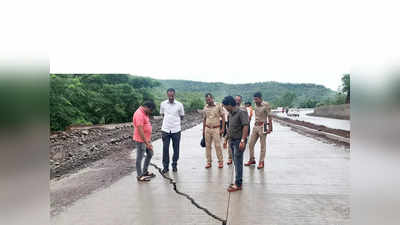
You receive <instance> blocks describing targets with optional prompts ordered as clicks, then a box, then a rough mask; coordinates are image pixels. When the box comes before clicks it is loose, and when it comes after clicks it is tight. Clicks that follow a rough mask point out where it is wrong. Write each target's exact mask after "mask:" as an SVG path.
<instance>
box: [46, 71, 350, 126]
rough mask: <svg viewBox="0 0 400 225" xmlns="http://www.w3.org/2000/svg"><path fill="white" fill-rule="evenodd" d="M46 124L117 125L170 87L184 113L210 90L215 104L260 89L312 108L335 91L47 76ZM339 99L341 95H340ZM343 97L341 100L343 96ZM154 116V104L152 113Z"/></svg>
mask: <svg viewBox="0 0 400 225" xmlns="http://www.w3.org/2000/svg"><path fill="white" fill-rule="evenodd" d="M49 81H50V92H49V108H50V128H51V130H52V131H55V130H63V129H65V128H66V127H67V126H70V125H78V124H109V123H123V122H129V121H131V120H132V113H133V112H135V110H136V109H137V108H138V107H139V105H140V104H142V102H143V101H145V100H154V102H155V103H156V105H157V106H159V105H160V102H161V101H163V100H165V99H166V90H167V89H168V88H170V87H172V88H174V89H175V90H176V98H177V100H179V101H181V102H182V103H183V105H184V107H185V111H186V112H191V111H195V110H197V109H202V108H203V107H204V104H205V101H204V94H205V93H207V92H210V93H212V94H213V95H214V96H215V98H216V101H218V102H221V100H222V98H223V97H225V96H227V95H242V96H243V98H244V101H252V96H253V94H254V93H255V92H257V91H260V92H261V93H262V94H263V96H264V99H265V100H266V101H269V102H270V103H271V104H272V107H277V106H290V107H291V106H301V107H309V108H311V107H314V106H315V105H316V104H317V103H323V101H324V100H325V99H328V98H330V97H334V96H335V95H336V93H335V92H334V91H332V90H330V89H327V88H325V87H324V86H321V85H315V84H290V83H278V82H262V83H251V84H225V83H206V82H196V81H186V80H156V79H152V78H149V77H141V76H133V75H129V74H50V76H49ZM342 97H345V96H342ZM343 100H344V98H343ZM153 113H154V115H158V114H159V108H158V107H157V108H156V110H155V111H154V112H153Z"/></svg>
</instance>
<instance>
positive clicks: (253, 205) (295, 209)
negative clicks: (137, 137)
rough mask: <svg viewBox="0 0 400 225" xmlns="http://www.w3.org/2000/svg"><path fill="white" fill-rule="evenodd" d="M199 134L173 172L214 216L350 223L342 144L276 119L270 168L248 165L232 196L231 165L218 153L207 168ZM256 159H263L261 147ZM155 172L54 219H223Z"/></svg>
mask: <svg viewBox="0 0 400 225" xmlns="http://www.w3.org/2000/svg"><path fill="white" fill-rule="evenodd" d="M200 136H201V125H199V126H196V127H194V128H191V129H189V130H186V131H184V132H183V133H182V139H181V155H180V160H179V165H178V169H179V171H178V172H177V173H173V172H171V171H170V172H169V176H170V177H171V178H173V179H174V180H175V181H176V183H177V187H178V189H179V191H181V192H184V193H187V194H188V195H190V196H191V197H192V198H193V199H194V200H195V201H196V202H197V203H198V204H199V205H201V206H202V207H205V208H207V209H208V210H209V211H210V212H211V213H213V214H214V215H216V216H218V217H220V218H223V219H226V218H227V224H229V225H244V224H251V225H254V224H264V225H265V224H268V225H269V224H271V225H272V224H288V225H289V224H290V225H293V224H315V225H323V224H331V225H345V224H350V212H349V211H350V210H349V207H350V197H349V195H350V184H349V160H350V154H349V151H348V149H346V148H345V147H344V146H338V145H333V144H327V143H323V142H321V141H318V140H316V139H313V138H311V137H306V136H303V135H301V134H299V133H297V132H294V131H292V130H291V129H290V128H289V127H285V126H281V125H279V124H278V123H275V124H274V133H273V134H271V135H270V136H268V138H267V142H268V143H267V160H266V164H265V168H264V170H257V168H255V167H250V168H248V167H244V171H243V176H244V177H243V178H244V183H243V190H242V191H239V192H234V193H231V194H229V193H228V192H227V191H226V188H227V187H228V185H229V184H230V183H231V178H232V166H227V165H226V164H225V165H224V168H223V169H219V168H218V167H217V161H216V155H215V152H213V165H212V168H211V169H209V170H207V169H205V168H204V166H205V152H204V151H205V150H204V149H203V148H200V145H199V142H200ZM153 145H154V149H155V155H154V157H153V163H155V164H156V165H159V166H161V156H162V143H161V140H158V141H155V142H154V143H153ZM171 152H172V149H171ZM132 155H133V156H134V155H135V151H133V152H132ZM226 157H227V152H226V151H224V158H226ZM256 157H257V160H258V157H259V145H258V144H257V145H256ZM247 159H248V149H246V152H245V160H247ZM151 170H152V171H153V172H155V173H156V174H157V177H156V178H154V179H153V180H152V181H151V182H150V183H138V182H137V181H136V173H135V172H134V173H132V174H130V175H128V176H126V177H124V178H122V179H120V180H119V181H117V182H116V183H114V184H112V185H111V186H110V187H108V188H105V189H101V190H98V191H96V192H94V193H92V194H90V195H88V196H86V197H84V198H82V199H80V200H78V201H76V202H75V203H74V204H72V205H71V206H69V207H68V208H66V209H64V210H63V211H62V212H60V213H59V214H57V215H55V216H53V217H51V224H53V225H134V224H137V225H151V224H162V225H180V224H182V225H184V224H185V225H187V224H222V223H221V222H220V221H218V220H216V219H214V218H212V217H210V216H209V215H207V214H206V213H205V212H204V211H202V210H200V209H198V208H196V207H195V206H194V205H193V204H192V203H191V202H190V201H189V200H188V199H187V198H185V197H184V196H181V195H178V194H177V193H176V192H175V191H174V190H173V186H172V185H171V184H170V182H169V181H168V180H166V179H164V178H163V177H162V176H161V175H160V174H159V173H158V172H157V171H156V170H155V169H154V168H153V167H151Z"/></svg>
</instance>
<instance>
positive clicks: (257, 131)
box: [249, 126, 267, 161]
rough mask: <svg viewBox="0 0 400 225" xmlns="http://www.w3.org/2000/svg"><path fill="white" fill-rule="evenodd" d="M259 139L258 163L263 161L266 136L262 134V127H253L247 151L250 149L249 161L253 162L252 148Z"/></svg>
mask: <svg viewBox="0 0 400 225" xmlns="http://www.w3.org/2000/svg"><path fill="white" fill-rule="evenodd" d="M258 138H260V145H261V151H260V161H264V159H265V153H266V141H267V134H264V133H263V126H254V127H253V131H252V132H251V137H250V143H249V149H250V161H252V160H255V157H254V146H255V145H256V142H257V140H258Z"/></svg>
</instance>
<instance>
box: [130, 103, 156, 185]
mask: <svg viewBox="0 0 400 225" xmlns="http://www.w3.org/2000/svg"><path fill="white" fill-rule="evenodd" d="M155 108H156V106H155V104H154V103H153V102H151V101H145V102H144V103H143V104H142V106H140V107H139V108H138V109H137V110H136V112H135V113H134V114H133V126H134V133H133V140H134V141H135V142H136V172H137V180H138V181H139V182H146V181H150V178H152V177H155V174H154V173H151V172H149V171H148V170H147V168H148V167H149V164H150V160H151V158H152V157H153V146H152V144H151V131H152V127H151V123H150V118H149V115H150V114H151V112H152V111H153V110H154V109H155ZM145 152H146V159H145V160H144V165H143V168H142V160H143V157H144V153H145Z"/></svg>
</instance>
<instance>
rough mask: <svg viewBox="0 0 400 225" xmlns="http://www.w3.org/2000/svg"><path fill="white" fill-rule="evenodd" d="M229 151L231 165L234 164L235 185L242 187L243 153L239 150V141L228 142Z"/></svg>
mask: <svg viewBox="0 0 400 225" xmlns="http://www.w3.org/2000/svg"><path fill="white" fill-rule="evenodd" d="M229 144H230V149H231V151H232V158H233V163H234V164H235V175H236V177H235V184H236V185H237V186H238V187H240V186H242V181H243V179H242V177H243V153H244V149H243V151H241V150H239V145H240V139H236V140H234V139H232V140H230V143H229Z"/></svg>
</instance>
